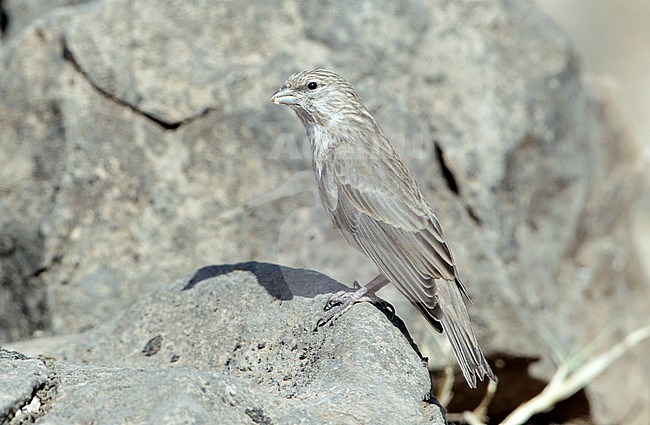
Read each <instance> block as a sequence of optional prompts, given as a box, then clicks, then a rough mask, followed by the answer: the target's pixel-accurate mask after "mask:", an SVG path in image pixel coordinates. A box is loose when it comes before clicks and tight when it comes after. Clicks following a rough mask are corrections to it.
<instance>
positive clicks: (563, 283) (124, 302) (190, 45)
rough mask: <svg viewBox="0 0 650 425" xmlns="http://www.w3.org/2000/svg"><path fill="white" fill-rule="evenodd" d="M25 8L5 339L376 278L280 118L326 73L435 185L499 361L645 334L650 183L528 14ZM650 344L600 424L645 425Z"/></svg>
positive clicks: (422, 327)
mask: <svg viewBox="0 0 650 425" xmlns="http://www.w3.org/2000/svg"><path fill="white" fill-rule="evenodd" d="M45 3H46V2H40V3H39V2H37V1H35V2H32V3H30V4H32V5H40V6H39V7H42V9H39V8H38V7H36V6H34V7H33V8H31V9H30V10H31V11H36V10H45V9H47V7H46V6H43V5H44V4H45ZM63 3H65V2H53V3H52V5H57V6H58V5H60V4H63ZM69 3H73V2H69ZM17 4H19V2H17V1H5V2H3V3H2V5H3V6H2V8H3V10H4V12H5V14H6V15H7V16H8V19H9V22H10V25H9V27H8V28H10V29H11V31H9V32H8V33H7V34H5V37H4V38H3V41H2V45H1V47H0V62H1V63H2V69H3V72H2V73H0V163H2V165H3V166H2V167H0V194H1V196H0V229H1V232H2V233H1V235H0V236H1V237H0V262H1V269H0V270H1V272H0V288H1V291H2V296H1V297H0V340H5V341H7V340H16V339H20V338H26V337H30V336H31V335H32V334H33V333H34V332H35V331H39V332H41V331H42V332H45V333H46V334H62V333H70V332H76V331H80V330H84V329H88V328H90V327H92V326H95V325H97V324H100V323H102V322H104V321H106V320H108V319H110V318H112V317H114V316H115V314H117V313H118V312H119V311H121V310H122V309H124V308H125V307H126V306H128V305H130V304H131V303H133V302H134V301H135V300H137V299H138V298H139V297H141V294H143V293H146V292H148V291H150V290H152V289H153V288H154V287H155V286H156V285H157V284H158V282H161V281H168V280H170V279H171V278H174V277H178V274H179V273H181V272H179V271H180V270H189V269H191V268H192V267H200V266H201V265H204V264H215V263H223V262H237V261H242V260H248V259H257V260H265V261H272V262H279V263H283V264H288V265H292V266H300V267H309V268H312V269H317V270H319V271H322V272H324V273H327V274H328V275H331V276H332V277H334V278H336V279H337V280H339V281H342V282H347V283H351V282H352V281H353V280H354V279H358V280H360V281H363V280H367V279H370V278H372V277H373V275H374V273H375V269H374V266H373V265H372V264H371V262H370V261H368V260H366V259H365V258H364V257H363V256H361V254H358V253H356V252H354V251H353V250H352V249H351V248H349V247H347V246H346V244H345V242H344V241H343V239H342V238H341V237H340V236H339V235H338V233H337V232H336V231H334V230H333V229H332V226H331V224H330V223H329V222H328V220H327V218H326V216H325V214H324V212H323V211H322V209H321V207H320V205H318V201H317V197H316V196H315V193H314V190H315V185H314V182H313V177H312V176H311V171H310V167H311V164H310V161H311V160H310V157H309V152H308V147H307V146H306V144H305V143H304V139H305V136H304V130H303V128H302V126H301V125H300V123H299V121H298V120H297V119H296V118H295V117H294V116H292V115H291V114H290V113H289V112H288V111H286V110H283V109H280V108H275V107H273V105H271V104H270V103H269V102H268V97H269V96H270V94H271V93H273V91H274V90H275V89H276V88H277V87H278V86H279V85H280V84H281V82H282V81H284V79H285V78H286V77H287V76H288V75H289V74H291V73H292V72H294V71H296V70H300V69H305V68H311V67H316V66H323V67H328V68H332V69H335V70H337V71H339V72H340V73H341V74H343V75H344V76H346V77H347V78H348V79H349V80H350V81H351V82H352V83H353V85H354V86H355V87H356V88H357V89H358V91H359V93H360V95H361V96H362V98H363V99H364V100H365V101H366V103H367V105H368V106H369V108H370V110H371V111H372V112H373V113H374V115H375V117H376V118H377V120H378V121H379V123H380V124H381V125H382V127H383V128H384V130H385V132H386V133H387V134H388V136H389V138H390V139H391V140H393V141H394V142H395V143H396V144H397V145H398V148H399V149H400V150H401V151H402V153H403V155H404V157H405V160H406V162H407V163H408V164H409V166H410V167H411V168H412V170H413V171H414V173H415V174H416V175H417V176H418V180H419V182H420V186H421V188H422V190H423V192H424V193H425V196H427V198H428V199H429V200H430V202H431V203H432V205H433V206H434V208H435V209H436V211H437V215H438V217H439V218H440V220H441V222H442V224H443V227H444V229H445V231H446V234H447V236H448V238H449V239H450V241H451V246H452V249H453V250H454V252H455V255H456V257H457V260H458V263H459V268H460V271H461V274H462V275H463V277H464V281H465V282H466V284H467V286H468V289H469V292H470V294H471V295H472V297H473V299H474V304H475V307H473V308H471V314H472V315H473V321H474V323H475V324H476V328H477V332H478V333H479V337H480V341H481V344H482V346H483V348H484V351H486V353H487V354H488V355H490V354H495V353H502V354H506V355H507V356H510V357H522V358H523V357H526V358H538V357H539V358H541V359H542V362H541V363H540V367H538V368H537V370H536V373H537V375H538V377H540V378H541V379H546V380H548V378H549V377H550V375H551V373H552V372H553V367H552V365H551V362H550V361H549V359H550V352H551V349H550V348H549V345H548V344H547V343H546V342H545V340H544V339H543V338H542V336H541V335H542V334H543V332H542V329H546V330H548V331H549V333H550V334H552V335H553V336H554V337H555V338H556V339H557V342H558V344H559V345H560V346H562V347H564V348H565V349H566V350H568V351H571V350H577V349H580V348H582V347H584V346H585V345H587V344H588V343H589V342H590V341H592V340H594V339H595V338H597V337H600V338H603V334H604V333H605V334H606V335H605V336H607V335H610V336H609V337H607V338H608V339H607V343H613V342H615V341H618V340H619V339H620V338H621V337H622V336H623V335H624V334H626V333H627V332H629V331H630V330H632V329H634V328H636V327H637V326H639V325H641V324H644V323H647V322H648V320H649V319H650V317H649V316H650V313H649V312H648V309H647V302H646V300H647V299H648V296H649V295H650V279H648V270H647V269H644V268H643V267H644V266H643V264H647V261H646V260H644V259H643V257H641V254H642V253H644V252H647V242H645V241H646V240H648V238H647V237H643V236H642V235H641V234H640V232H641V231H645V232H646V234H647V227H642V226H641V225H635V226H633V225H634V224H635V223H637V224H638V223H641V224H643V223H647V222H650V217H648V214H649V213H648V210H647V209H646V210H643V209H636V210H635V202H636V200H637V199H639V198H641V196H643V197H644V198H646V199H647V198H648V193H650V192H649V191H648V189H647V188H648V186H647V180H645V179H646V177H645V176H647V169H649V168H650V167H647V164H644V163H642V162H641V156H640V155H639V150H638V147H637V146H636V145H635V143H633V142H632V141H631V140H630V138H629V137H628V135H627V133H626V131H625V127H624V125H623V124H621V122H620V120H619V118H618V117H617V116H616V114H615V113H613V112H612V108H611V105H610V101H609V99H608V97H607V88H606V87H602V86H601V85H600V84H599V83H598V81H596V80H594V79H593V78H591V77H589V76H587V75H585V73H584V72H583V71H582V70H581V66H580V60H579V58H578V57H577V56H576V54H575V52H574V50H573V48H572V46H571V45H570V43H569V42H568V41H567V40H566V38H565V36H564V35H563V34H561V33H560V32H559V31H557V30H556V29H555V28H554V27H553V26H552V25H550V24H549V22H548V21H547V20H546V19H544V17H542V16H541V15H540V14H539V13H538V12H537V11H536V10H535V9H534V7H533V6H532V5H531V4H530V3H529V2H510V1H498V0H492V1H483V2H463V1H443V0H437V1H423V0H422V1H417V0H413V1H408V2H392V1H388V0H386V1H379V2H375V1H372V2H371V1H362V2H334V3H331V4H329V5H327V6H324V7H321V8H316V7H313V6H312V5H310V4H308V3H304V2H298V1H295V2H292V1H280V0H277V1H268V2H263V3H255V5H254V7H253V6H252V5H251V7H246V5H245V4H244V5H238V6H237V7H235V4H234V3H233V2H229V1H224V2H214V1H207V0H199V1H194V2H186V3H183V4H180V5H179V4H178V2H172V1H171V0H168V1H153V0H141V1H138V2H130V1H127V0H97V1H93V2H88V3H87V4H84V5H78V6H71V7H65V8H57V9H52V12H51V13H49V14H46V15H41V17H40V18H39V19H36V20H33V21H31V24H30V25H28V22H30V19H28V17H29V16H33V14H32V12H30V13H26V14H24V15H21V16H25V17H26V18H25V19H22V18H21V19H22V20H16V21H14V22H15V23H16V25H13V24H12V23H11V22H12V14H14V12H12V10H16V9H15V8H16V7H17ZM16 13H18V12H16ZM19 22H23V23H24V25H25V26H24V27H23V28H20V26H19V24H18V23H19ZM643 185H645V186H643ZM643 187H645V189H643ZM645 202H647V201H645ZM632 216H633V217H634V220H631V219H630V218H631V217H632ZM644 247H645V248H644ZM642 249H645V250H646V251H642ZM394 300H401V298H399V297H396V298H394ZM395 305H396V307H397V309H398V312H399V314H400V315H401V316H403V317H405V319H406V321H407V322H408V323H409V326H410V329H411V330H412V331H413V334H414V337H415V339H416V341H418V342H419V343H420V346H422V347H423V352H424V353H425V354H426V355H428V356H430V357H431V358H432V363H433V365H434V366H438V367H439V366H442V364H444V363H447V360H446V359H445V358H443V356H440V355H436V354H435V353H439V351H438V349H437V347H436V344H435V343H434V342H433V341H434V338H435V336H434V335H435V334H434V333H433V332H431V330H430V328H429V327H428V326H427V325H426V324H425V323H424V321H419V318H418V317H417V314H415V313H412V312H411V310H409V309H408V307H409V306H408V305H406V303H404V302H403V301H402V302H397V303H395ZM644 348H645V351H647V344H646V345H645V346H644V347H639V348H638V349H637V350H635V351H634V352H632V353H630V354H629V355H628V356H627V357H626V359H625V361H620V362H617V363H616V364H614V365H613V366H612V367H611V368H610V369H609V370H608V371H607V373H606V374H604V375H603V376H601V377H599V378H598V379H597V380H596V381H595V382H593V383H592V384H591V385H590V386H589V387H588V395H589V398H590V403H591V406H592V411H593V414H594V420H597V421H600V422H601V423H615V422H620V421H622V420H625V421H627V422H634V421H638V422H639V423H647V422H648V420H650V402H649V401H648V399H647V395H648V394H650V391H649V390H648V382H647V380H645V379H644V377H645V372H646V371H647V370H650V358H648V357H647V356H644V355H643V353H644ZM450 361H451V362H453V360H451V359H450ZM623 383H624V385H625V390H624V391H623V390H621V391H612V389H613V388H619V387H620V386H621V385H623ZM630 395H631V396H630ZM639 406H640V407H639Z"/></svg>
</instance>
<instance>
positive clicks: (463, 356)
mask: <svg viewBox="0 0 650 425" xmlns="http://www.w3.org/2000/svg"><path fill="white" fill-rule="evenodd" d="M271 100H272V101H273V102H275V103H276V104H277V105H285V106H288V107H290V108H291V109H293V110H294V111H295V112H296V114H297V115H298V117H299V118H300V120H301V121H302V123H303V124H304V126H305V128H306V129H307V135H308V137H309V143H310V144H311V148H312V152H313V166H314V172H315V174H316V180H317V182H318V191H319V193H320V197H321V200H322V202H323V205H324V206H325V210H326V211H327V213H328V214H329V216H330V217H331V219H332V221H333V222H334V224H335V225H336V227H338V228H339V229H340V230H341V232H342V233H343V236H344V237H345V239H346V240H347V241H348V242H349V243H350V244H351V245H352V246H354V247H356V248H357V249H359V250H360V251H361V252H363V253H364V254H366V255H367V256H368V257H370V258H371V259H372V260H373V261H374V262H375V264H376V265H377V267H378V268H379V270H380V272H381V274H380V275H379V276H377V277H376V278H374V279H373V280H371V281H370V282H369V283H368V284H367V285H366V286H363V287H361V286H359V285H358V284H357V283H356V282H355V287H354V289H353V290H349V291H341V292H339V293H336V294H333V295H332V297H330V299H329V301H328V302H327V305H326V307H325V309H326V310H329V311H328V313H327V314H326V315H325V316H324V317H323V318H322V319H321V320H319V322H318V326H322V325H324V324H325V323H327V322H330V323H333V322H334V321H335V320H336V319H338V318H339V317H340V316H341V315H342V314H343V313H345V312H346V311H348V310H349V309H350V308H351V307H352V306H353V305H354V304H355V303H356V302H360V301H369V302H373V303H376V302H379V301H380V299H379V298H378V297H377V296H376V295H375V293H376V292H377V291H378V290H379V289H381V288H382V287H384V286H385V285H386V284H388V283H389V282H393V283H394V284H395V285H396V286H397V288H398V289H399V291H400V292H401V293H402V294H404V296H405V297H406V298H407V299H408V300H409V301H410V302H411V303H412V304H413V305H414V306H415V307H416V308H417V309H418V310H419V311H420V312H421V313H422V314H423V315H424V317H426V318H427V320H428V321H429V323H431V325H432V326H433V327H434V328H435V329H436V330H437V331H438V332H442V331H444V332H445V333H446V334H447V337H448V338H449V341H450V342H451V345H452V347H453V350H454V354H455V355H456V359H457V360H458V364H459V365H460V367H461V369H462V371H463V375H464V376H465V379H466V380H467V383H468V384H469V386H470V387H472V388H476V377H477V376H478V378H479V379H480V380H483V378H484V377H485V376H487V377H489V378H490V379H492V380H496V377H495V376H494V373H493V372H492V370H491V369H490V366H489V365H488V363H487V361H486V360H485V356H484V355H483V353H482V351H481V349H480V348H479V346H478V343H477V342H476V336H475V335H474V331H473V330H472V327H471V324H470V321H469V315H468V314H467V309H466V308H465V304H464V302H463V295H464V296H465V297H467V299H468V300H469V296H468V295H467V291H466V290H465V287H464V286H463V284H462V282H461V280H460V278H459V277H458V270H457V269H456V264H455V263H454V258H453V256H452V254H451V251H450V249H449V246H448V243H447V239H446V238H445V236H444V234H443V233H442V228H441V227H440V223H438V219H437V218H436V216H435V215H434V214H433V212H432V211H431V207H429V204H428V203H427V201H426V200H425V199H424V197H423V196H422V193H421V192H420V189H419V188H418V185H417V183H416V182H415V180H414V179H413V177H412V176H411V173H410V172H409V171H408V169H407V168H406V167H405V165H404V163H403V162H402V160H401V159H400V157H399V156H398V155H397V152H396V151H395V149H394V148H393V146H392V145H391V144H390V143H389V142H388V139H387V138H386V136H385V135H384V132H383V131H382V129H381V128H380V127H379V125H378V124H377V123H376V122H375V120H374V118H373V117H372V115H370V112H368V109H366V107H365V106H364V105H363V103H361V99H359V96H358V95H357V94H356V92H355V91H354V89H352V86H351V85H350V84H349V83H348V82H347V81H346V80H345V79H343V78H342V77H341V76H339V75H338V74H336V73H334V72H332V71H326V70H322V69H316V70H312V71H303V72H298V73H296V74H294V75H292V76H291V77H289V79H288V80H287V81H286V82H285V83H284V85H283V86H282V87H281V88H280V89H279V90H278V91H277V92H276V93H275V94H274V95H273V96H272V97H271Z"/></svg>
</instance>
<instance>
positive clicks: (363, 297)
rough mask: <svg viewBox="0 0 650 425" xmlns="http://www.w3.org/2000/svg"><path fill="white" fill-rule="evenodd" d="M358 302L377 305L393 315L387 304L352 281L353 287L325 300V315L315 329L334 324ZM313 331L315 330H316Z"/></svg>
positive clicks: (390, 307)
mask: <svg viewBox="0 0 650 425" xmlns="http://www.w3.org/2000/svg"><path fill="white" fill-rule="evenodd" d="M360 302H369V303H372V304H375V305H379V306H381V307H383V308H388V309H389V310H390V311H391V314H394V312H395V309H394V308H393V306H392V305H390V304H389V303H388V302H386V301H384V300H382V299H381V298H379V297H378V296H377V295H375V294H374V292H371V291H370V290H369V289H368V288H367V287H366V286H361V285H359V282H357V281H356V280H355V281H354V287H353V288H351V289H346V290H343V291H339V292H336V293H334V294H332V295H330V297H329V298H328V299H327V303H325V307H324V308H323V310H325V311H327V314H326V315H325V316H323V317H321V318H320V319H319V320H318V322H317V323H316V329H318V328H320V327H321V326H324V325H326V324H327V323H329V324H330V326H331V325H333V324H334V322H336V321H337V320H338V319H339V318H340V317H341V316H343V314H345V313H346V312H347V311H348V310H350V309H351V308H352V306H353V305H355V304H356V303H360ZM316 329H315V330H316Z"/></svg>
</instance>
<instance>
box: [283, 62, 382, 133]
mask: <svg viewBox="0 0 650 425" xmlns="http://www.w3.org/2000/svg"><path fill="white" fill-rule="evenodd" d="M271 101H273V102H274V103H275V104H276V105H284V106H288V107H290V108H291V109H293V110H294V111H296V113H297V114H298V116H299V117H300V119H301V120H302V121H303V123H304V124H305V125H313V124H320V125H327V124H328V123H333V122H340V121H342V120H343V119H344V118H345V117H346V116H348V115H352V116H354V115H356V116H359V115H366V114H368V113H367V110H366V108H365V107H364V106H363V104H362V103H361V100H360V99H359V96H357V94H356V93H355V91H354V89H353V88H352V86H351V85H350V83H348V82H347V81H346V80H345V79H344V78H343V77H341V76H340V75H338V74H336V73H335V72H332V71H326V70H324V69H314V70H311V71H302V72H298V73H295V74H293V75H292V76H291V77H289V79H288V80H287V81H286V82H285V83H284V84H283V85H282V87H281V88H280V89H279V90H278V91H277V92H275V94H274V95H273V96H271ZM350 113H351V114H350ZM368 115H369V114H368Z"/></svg>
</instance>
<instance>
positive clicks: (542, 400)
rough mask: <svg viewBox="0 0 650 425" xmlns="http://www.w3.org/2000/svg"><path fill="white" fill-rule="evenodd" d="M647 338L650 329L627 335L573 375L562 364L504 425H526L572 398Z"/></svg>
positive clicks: (511, 414) (509, 416)
mask: <svg viewBox="0 0 650 425" xmlns="http://www.w3.org/2000/svg"><path fill="white" fill-rule="evenodd" d="M648 338H650V326H646V327H644V328H641V329H637V330H635V331H633V332H631V333H629V334H628V335H627V336H626V337H625V338H624V339H623V340H622V341H621V342H619V343H618V344H616V345H614V346H613V347H612V348H611V349H610V350H608V351H606V352H605V353H603V354H601V355H599V356H597V357H595V358H594V359H593V360H591V361H589V362H587V363H585V364H584V365H583V366H582V367H580V368H578V369H576V370H575V371H573V372H572V371H571V370H570V369H569V367H568V366H567V365H566V364H563V365H561V366H560V367H559V368H558V370H557V372H555V375H553V378H552V379H551V382H549V384H548V385H547V386H546V387H545V388H544V390H543V391H542V392H541V393H539V394H538V395H537V396H535V397H533V398H532V399H530V400H528V401H527V402H526V403H524V404H522V405H520V406H519V407H517V408H516V409H515V410H514V411H513V412H512V413H510V415H508V417H507V418H506V419H505V421H503V425H515V424H523V423H526V421H528V419H530V417H531V416H533V415H535V414H536V413H540V412H543V411H545V410H547V409H549V408H550V407H552V406H553V405H555V403H557V402H558V401H561V400H564V399H566V398H567V397H570V396H572V395H573V394H575V393H576V392H577V391H578V390H580V389H581V388H584V387H585V386H586V385H587V384H589V383H590V382H591V381H592V380H594V378H596V377H597V376H598V375H600V374H601V373H602V372H603V371H604V370H605V369H607V368H608V367H609V366H610V365H611V364H612V363H614V361H616V360H617V359H618V358H619V357H621V356H622V355H623V354H625V353H626V352H628V351H629V350H631V349H632V348H633V347H635V346H636V345H638V344H639V343H640V342H642V341H644V340H646V339H648Z"/></svg>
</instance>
